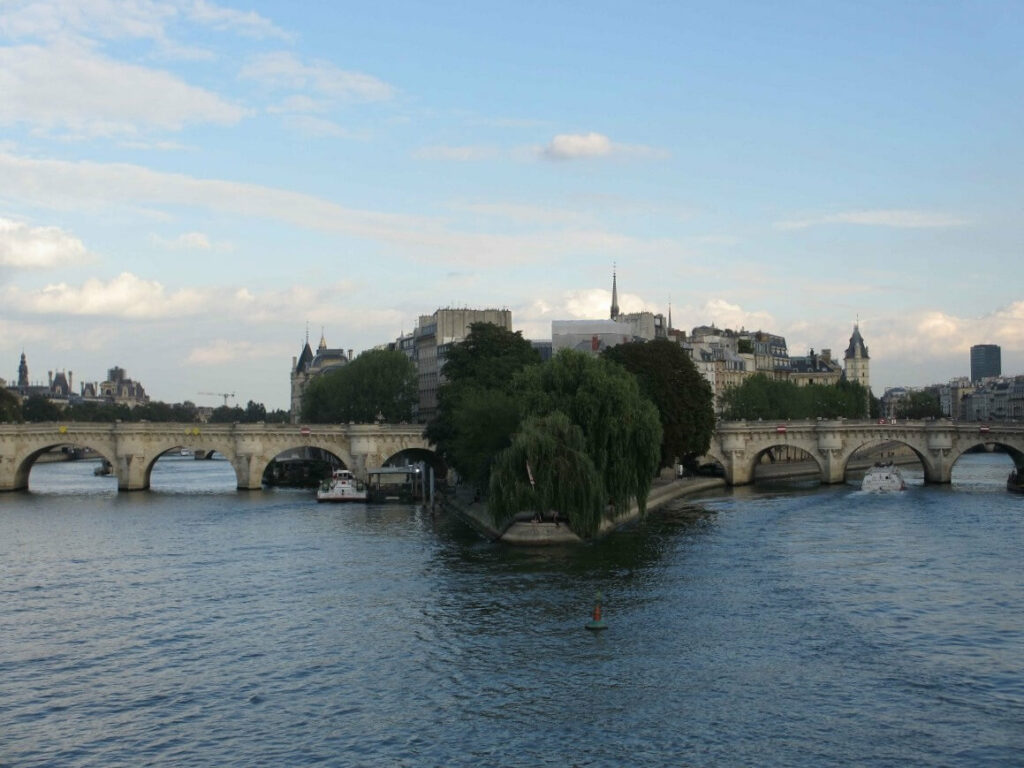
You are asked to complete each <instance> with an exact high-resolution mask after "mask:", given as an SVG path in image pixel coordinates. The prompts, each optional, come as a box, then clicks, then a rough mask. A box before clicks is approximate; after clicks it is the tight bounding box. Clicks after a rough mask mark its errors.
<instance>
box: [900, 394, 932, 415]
mask: <svg viewBox="0 0 1024 768" xmlns="http://www.w3.org/2000/svg"><path fill="white" fill-rule="evenodd" d="M896 415H897V416H898V417H899V418H901V419H937V418H941V417H942V415H943V414H942V405H941V403H940V402H939V398H938V397H936V396H935V395H934V394H933V393H931V392H911V393H910V394H909V395H907V398H906V400H904V401H903V402H901V403H900V404H899V405H898V406H897V408H896Z"/></svg>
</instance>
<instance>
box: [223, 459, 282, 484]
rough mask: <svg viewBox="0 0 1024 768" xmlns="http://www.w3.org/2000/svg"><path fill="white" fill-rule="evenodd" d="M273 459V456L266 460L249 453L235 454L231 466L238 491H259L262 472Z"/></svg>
mask: <svg viewBox="0 0 1024 768" xmlns="http://www.w3.org/2000/svg"><path fill="white" fill-rule="evenodd" d="M273 458H274V457H273V456H271V457H270V458H267V457H265V456H260V455H255V454H251V453H238V454H235V456H234V458H232V459H231V466H232V467H234V469H235V477H236V478H237V479H238V490H240V491H258V490H260V489H261V488H262V487H263V470H264V469H266V467H267V465H268V464H269V463H270V462H271V461H272V460H273Z"/></svg>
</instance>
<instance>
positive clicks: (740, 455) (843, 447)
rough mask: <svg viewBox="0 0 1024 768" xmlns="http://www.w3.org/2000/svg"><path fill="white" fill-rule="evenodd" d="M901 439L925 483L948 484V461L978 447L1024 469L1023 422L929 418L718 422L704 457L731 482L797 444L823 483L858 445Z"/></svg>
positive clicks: (842, 470)
mask: <svg viewBox="0 0 1024 768" xmlns="http://www.w3.org/2000/svg"><path fill="white" fill-rule="evenodd" d="M892 442H897V443H902V444H903V445H905V446H907V447H908V448H910V450H912V451H913V452H914V453H915V454H916V455H917V457H918V459H920V461H921V465H922V466H923V467H924V479H925V482H927V483H948V482H950V477H951V475H952V471H953V465H954V464H955V463H956V460H957V459H958V458H960V456H961V455H962V454H964V453H965V452H966V451H969V450H971V449H972V448H976V447H978V446H991V445H996V446H1001V447H1003V448H1004V449H1005V450H1006V452H1007V453H1008V454H1009V455H1010V457H1011V458H1012V459H1013V462H1014V464H1015V465H1016V466H1017V469H1018V470H1020V469H1022V468H1024V424H1017V423H1011V424H978V423H972V422H954V421H949V420H947V419H938V420H929V421H899V422H898V423H893V422H887V421H847V420H845V419H840V420H836V421H832V420H829V421H810V420H808V421H779V422H775V421H771V422H769V421H756V422H755V421H722V422H719V423H718V425H717V427H716V429H715V434H714V435H713V436H712V438H711V448H710V450H709V451H708V456H709V457H710V458H712V459H714V460H716V461H718V462H720V463H721V465H722V466H723V467H724V468H725V479H726V482H728V483H729V484H730V485H744V484H746V483H750V482H753V480H754V468H755V467H756V466H757V464H758V462H760V460H761V457H762V456H763V455H764V453H765V452H766V451H768V450H771V449H773V448H777V447H791V448H800V449H802V450H803V451H805V452H806V453H808V454H809V455H810V457H811V458H812V459H813V460H814V461H815V462H817V464H818V467H819V469H820V470H821V481H822V482H823V483H842V482H843V481H844V479H845V476H846V465H847V463H848V462H849V461H850V457H851V456H852V455H853V454H854V453H855V452H856V451H858V450H861V449H865V448H867V449H870V448H874V447H878V446H881V445H884V444H886V443H892Z"/></svg>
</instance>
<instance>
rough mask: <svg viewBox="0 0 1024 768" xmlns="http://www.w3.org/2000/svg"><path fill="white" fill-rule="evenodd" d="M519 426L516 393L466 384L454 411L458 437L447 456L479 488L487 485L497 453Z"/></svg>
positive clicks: (453, 418)
mask: <svg viewBox="0 0 1024 768" xmlns="http://www.w3.org/2000/svg"><path fill="white" fill-rule="evenodd" d="M518 426H519V405H518V402H517V401H516V399H515V397H514V396H513V395H512V394H510V393H508V392H502V391H501V390H497V389H477V388H473V387H470V388H467V389H466V390H464V391H463V394H462V397H461V398H460V399H459V408H458V410H457V411H455V412H454V413H453V414H452V427H453V429H454V433H455V434H456V435H457V439H455V440H452V441H450V442H449V445H448V452H447V454H446V456H445V459H446V461H447V462H449V463H450V464H451V466H453V467H455V468H456V469H457V470H458V472H459V474H461V475H462V477H463V478H464V479H465V480H466V481H468V482H469V483H472V484H474V485H476V486H477V487H478V488H481V489H484V488H487V486H488V483H489V477H490V472H491V463H492V461H493V460H494V457H495V455H496V454H497V453H498V452H499V451H501V450H503V449H505V448H507V447H508V446H509V444H510V442H511V440H512V433H513V432H515V431H516V428H517V427H518Z"/></svg>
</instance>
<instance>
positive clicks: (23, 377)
mask: <svg viewBox="0 0 1024 768" xmlns="http://www.w3.org/2000/svg"><path fill="white" fill-rule="evenodd" d="M18 389H19V390H20V391H21V393H22V394H25V392H26V391H27V390H28V363H27V362H25V350H24V349H23V350H21V362H20V363H19V364H18Z"/></svg>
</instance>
